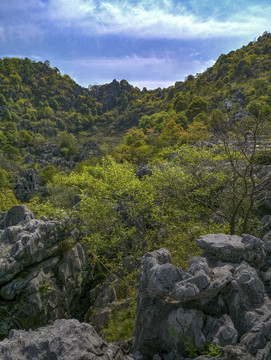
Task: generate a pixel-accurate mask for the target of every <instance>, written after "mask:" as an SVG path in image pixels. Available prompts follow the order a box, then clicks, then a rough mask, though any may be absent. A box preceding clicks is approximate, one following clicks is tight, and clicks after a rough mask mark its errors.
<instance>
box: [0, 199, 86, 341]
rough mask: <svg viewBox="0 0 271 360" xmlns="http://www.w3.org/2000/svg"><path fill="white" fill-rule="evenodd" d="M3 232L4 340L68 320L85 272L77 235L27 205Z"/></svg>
mask: <svg viewBox="0 0 271 360" xmlns="http://www.w3.org/2000/svg"><path fill="white" fill-rule="evenodd" d="M0 229H1V230H0V309H1V311H0V337H4V336H6V335H7V334H8V331H9V330H10V329H12V328H24V329H29V328H32V329H33V328H36V327H38V326H41V325H45V324H48V322H49V321H54V320H55V319H58V318H62V317H65V316H69V313H70V312H71V310H72V307H73V304H74V299H76V298H77V297H78V295H79V293H80V291H81V284H82V282H83V274H84V272H83V270H84V266H85V254H84V251H83V249H82V247H81V245H80V244H79V243H78V242H77V237H78V235H77V231H76V230H70V229H69V227H68V226H67V224H66V225H65V224H60V223H59V222H57V221H51V220H47V219H44V220H37V219H35V217H34V215H33V214H32V213H31V211H30V210H29V209H28V208H27V207H25V206H23V205H19V206H14V207H12V208H11V209H9V210H8V211H7V212H6V213H5V214H4V216H3V218H2V219H1V220H0Z"/></svg>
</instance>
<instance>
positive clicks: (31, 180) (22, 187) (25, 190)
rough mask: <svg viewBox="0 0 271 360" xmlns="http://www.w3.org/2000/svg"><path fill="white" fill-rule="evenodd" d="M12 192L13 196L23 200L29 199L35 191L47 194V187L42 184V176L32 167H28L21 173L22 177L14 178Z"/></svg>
mask: <svg viewBox="0 0 271 360" xmlns="http://www.w3.org/2000/svg"><path fill="white" fill-rule="evenodd" d="M13 192H14V195H15V197H16V198H17V199H18V200H20V201H23V202H26V201H29V200H30V198H31V197H32V196H33V195H34V194H35V193H40V194H41V195H48V194H49V192H48V189H47V188H46V187H44V186H43V180H42V178H41V177H40V176H39V175H38V174H37V173H36V172H35V170H34V169H29V170H27V171H25V172H24V173H23V177H21V178H19V179H17V180H16V182H15V184H14V187H13Z"/></svg>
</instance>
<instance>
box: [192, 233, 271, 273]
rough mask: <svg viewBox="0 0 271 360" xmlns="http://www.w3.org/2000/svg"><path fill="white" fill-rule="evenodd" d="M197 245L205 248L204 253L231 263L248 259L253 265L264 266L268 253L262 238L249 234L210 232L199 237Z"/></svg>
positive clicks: (214, 258)
mask: <svg viewBox="0 0 271 360" xmlns="http://www.w3.org/2000/svg"><path fill="white" fill-rule="evenodd" d="M196 242H197V245H198V246H199V247H200V248H202V249H203V250H204V255H205V256H206V257H207V258H208V257H211V258H212V259H213V260H219V261H224V262H231V263H241V262H242V261H246V262H248V263H249V264H251V265H252V266H255V267H259V268H260V267H262V266H263V265H264V264H265V258H266V254H265V251H264V246H263V242H262V240H260V239H258V238H256V237H254V236H252V235H248V234H243V235H242V237H241V236H237V235H225V234H209V235H205V236H201V237H199V238H198V239H197V240H196Z"/></svg>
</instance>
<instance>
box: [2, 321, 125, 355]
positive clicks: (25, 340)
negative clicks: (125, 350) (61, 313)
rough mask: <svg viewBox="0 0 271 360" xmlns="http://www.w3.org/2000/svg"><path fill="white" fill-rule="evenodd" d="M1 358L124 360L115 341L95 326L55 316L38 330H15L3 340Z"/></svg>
mask: <svg viewBox="0 0 271 360" xmlns="http://www.w3.org/2000/svg"><path fill="white" fill-rule="evenodd" d="M0 358H1V359H2V360H15V359H20V360H29V359H31V360H94V359H100V360H113V359H114V360H122V359H123V354H122V351H121V350H120V348H119V347H118V346H117V345H115V344H107V343H106V342H105V341H103V340H102V339H101V338H100V337H99V336H98V335H97V333H96V331H95V330H94V328H93V327H92V326H91V325H89V324H86V323H80V322H79V321H78V320H74V319H72V320H56V321H55V323H54V324H53V325H51V326H47V327H42V328H40V329H38V330H36V331H30V332H26V331H23V330H17V331H14V330H12V331H11V332H10V334H9V338H8V339H5V340H4V341H2V342H0Z"/></svg>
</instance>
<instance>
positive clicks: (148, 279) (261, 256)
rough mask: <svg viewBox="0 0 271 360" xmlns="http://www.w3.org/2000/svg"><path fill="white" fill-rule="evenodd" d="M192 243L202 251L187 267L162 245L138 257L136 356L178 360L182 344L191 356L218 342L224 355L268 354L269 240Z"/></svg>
mask: <svg viewBox="0 0 271 360" xmlns="http://www.w3.org/2000/svg"><path fill="white" fill-rule="evenodd" d="M196 242H197V244H198V245H199V246H200V247H201V248H202V249H203V256H202V257H196V258H193V259H191V261H190V265H189V268H188V270H186V271H183V270H181V269H179V268H177V267H176V266H174V265H173V264H172V262H171V256H170V253H169V252H168V251H167V250H165V249H160V250H157V251H154V252H152V253H147V254H146V255H145V256H144V257H143V258H142V264H141V271H140V276H139V295H138V308H137V325H136V330H135V351H136V352H137V353H136V354H137V356H138V354H140V356H141V358H142V359H151V358H152V357H153V356H154V354H157V356H159V357H160V358H164V359H185V358H186V357H187V356H188V352H187V342H188V343H190V344H191V346H193V347H195V348H196V349H197V350H198V354H200V352H203V349H204V346H205V344H206V343H213V344H218V345H219V346H221V347H222V352H223V353H224V356H223V357H222V359H225V360H230V359H236V360H237V359H255V360H260V359H261V360H263V359H269V358H271V331H270V329H271V301H270V297H269V296H268V295H269V294H270V292H271V291H270V290H271V275H270V274H271V264H270V263H271V261H270V258H269V257H270V254H271V252H270V249H271V246H270V245H271V242H265V243H264V242H263V241H261V240H260V239H258V238H255V237H253V236H251V235H243V236H242V237H240V236H231V235H224V234H212V235H206V236H202V237H200V238H199V239H197V240H196ZM198 359H201V360H203V359H207V357H206V356H205V355H201V356H199V357H198Z"/></svg>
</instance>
